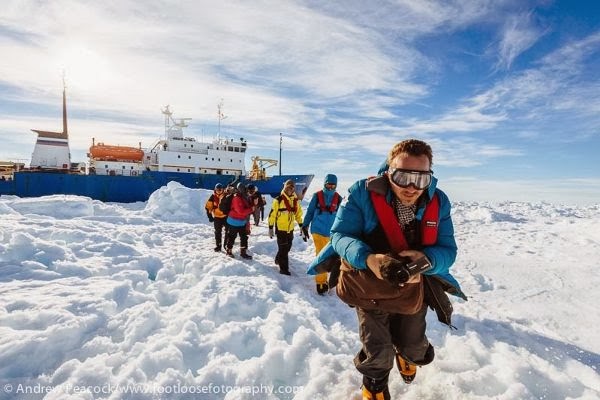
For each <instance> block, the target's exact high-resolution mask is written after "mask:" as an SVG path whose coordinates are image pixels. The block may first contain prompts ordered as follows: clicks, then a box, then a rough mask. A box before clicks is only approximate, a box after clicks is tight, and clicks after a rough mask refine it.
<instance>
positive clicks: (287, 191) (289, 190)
mask: <svg viewBox="0 0 600 400" xmlns="http://www.w3.org/2000/svg"><path fill="white" fill-rule="evenodd" d="M294 191H295V188H294V187H293V186H286V187H285V189H284V192H285V194H287V195H288V196H291V195H293V194H294Z"/></svg>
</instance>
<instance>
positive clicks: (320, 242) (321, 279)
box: [312, 233, 329, 284]
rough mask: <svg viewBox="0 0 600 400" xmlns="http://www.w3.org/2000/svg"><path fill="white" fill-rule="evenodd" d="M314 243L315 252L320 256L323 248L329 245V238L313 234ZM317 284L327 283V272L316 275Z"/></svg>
mask: <svg viewBox="0 0 600 400" xmlns="http://www.w3.org/2000/svg"><path fill="white" fill-rule="evenodd" d="M312 238H313V242H314V243H315V252H316V254H317V255H319V252H320V251H321V249H322V248H323V247H325V246H326V245H327V243H329V236H323V235H319V234H318V233H313V234H312ZM315 282H316V283H317V284H323V283H327V272H324V273H322V274H317V275H315Z"/></svg>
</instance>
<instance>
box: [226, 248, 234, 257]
mask: <svg viewBox="0 0 600 400" xmlns="http://www.w3.org/2000/svg"><path fill="white" fill-rule="evenodd" d="M226 254H227V255H228V256H229V257H231V258H235V256H234V255H233V252H232V251H231V249H227V251H226Z"/></svg>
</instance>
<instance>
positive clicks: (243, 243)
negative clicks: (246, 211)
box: [225, 224, 248, 249]
mask: <svg viewBox="0 0 600 400" xmlns="http://www.w3.org/2000/svg"><path fill="white" fill-rule="evenodd" d="M238 234H239V235H240V249H247V248H248V231H247V230H246V226H233V225H229V224H227V240H226V241H225V247H226V248H227V249H233V245H234V244H235V238H236V237H237V235H238Z"/></svg>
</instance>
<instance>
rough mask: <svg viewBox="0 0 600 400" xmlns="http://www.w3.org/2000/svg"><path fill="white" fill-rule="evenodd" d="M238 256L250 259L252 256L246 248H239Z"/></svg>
mask: <svg viewBox="0 0 600 400" xmlns="http://www.w3.org/2000/svg"><path fill="white" fill-rule="evenodd" d="M240 256H241V257H242V258H245V259H246V260H252V256H251V255H250V254H248V252H247V251H246V249H241V250H240Z"/></svg>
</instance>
